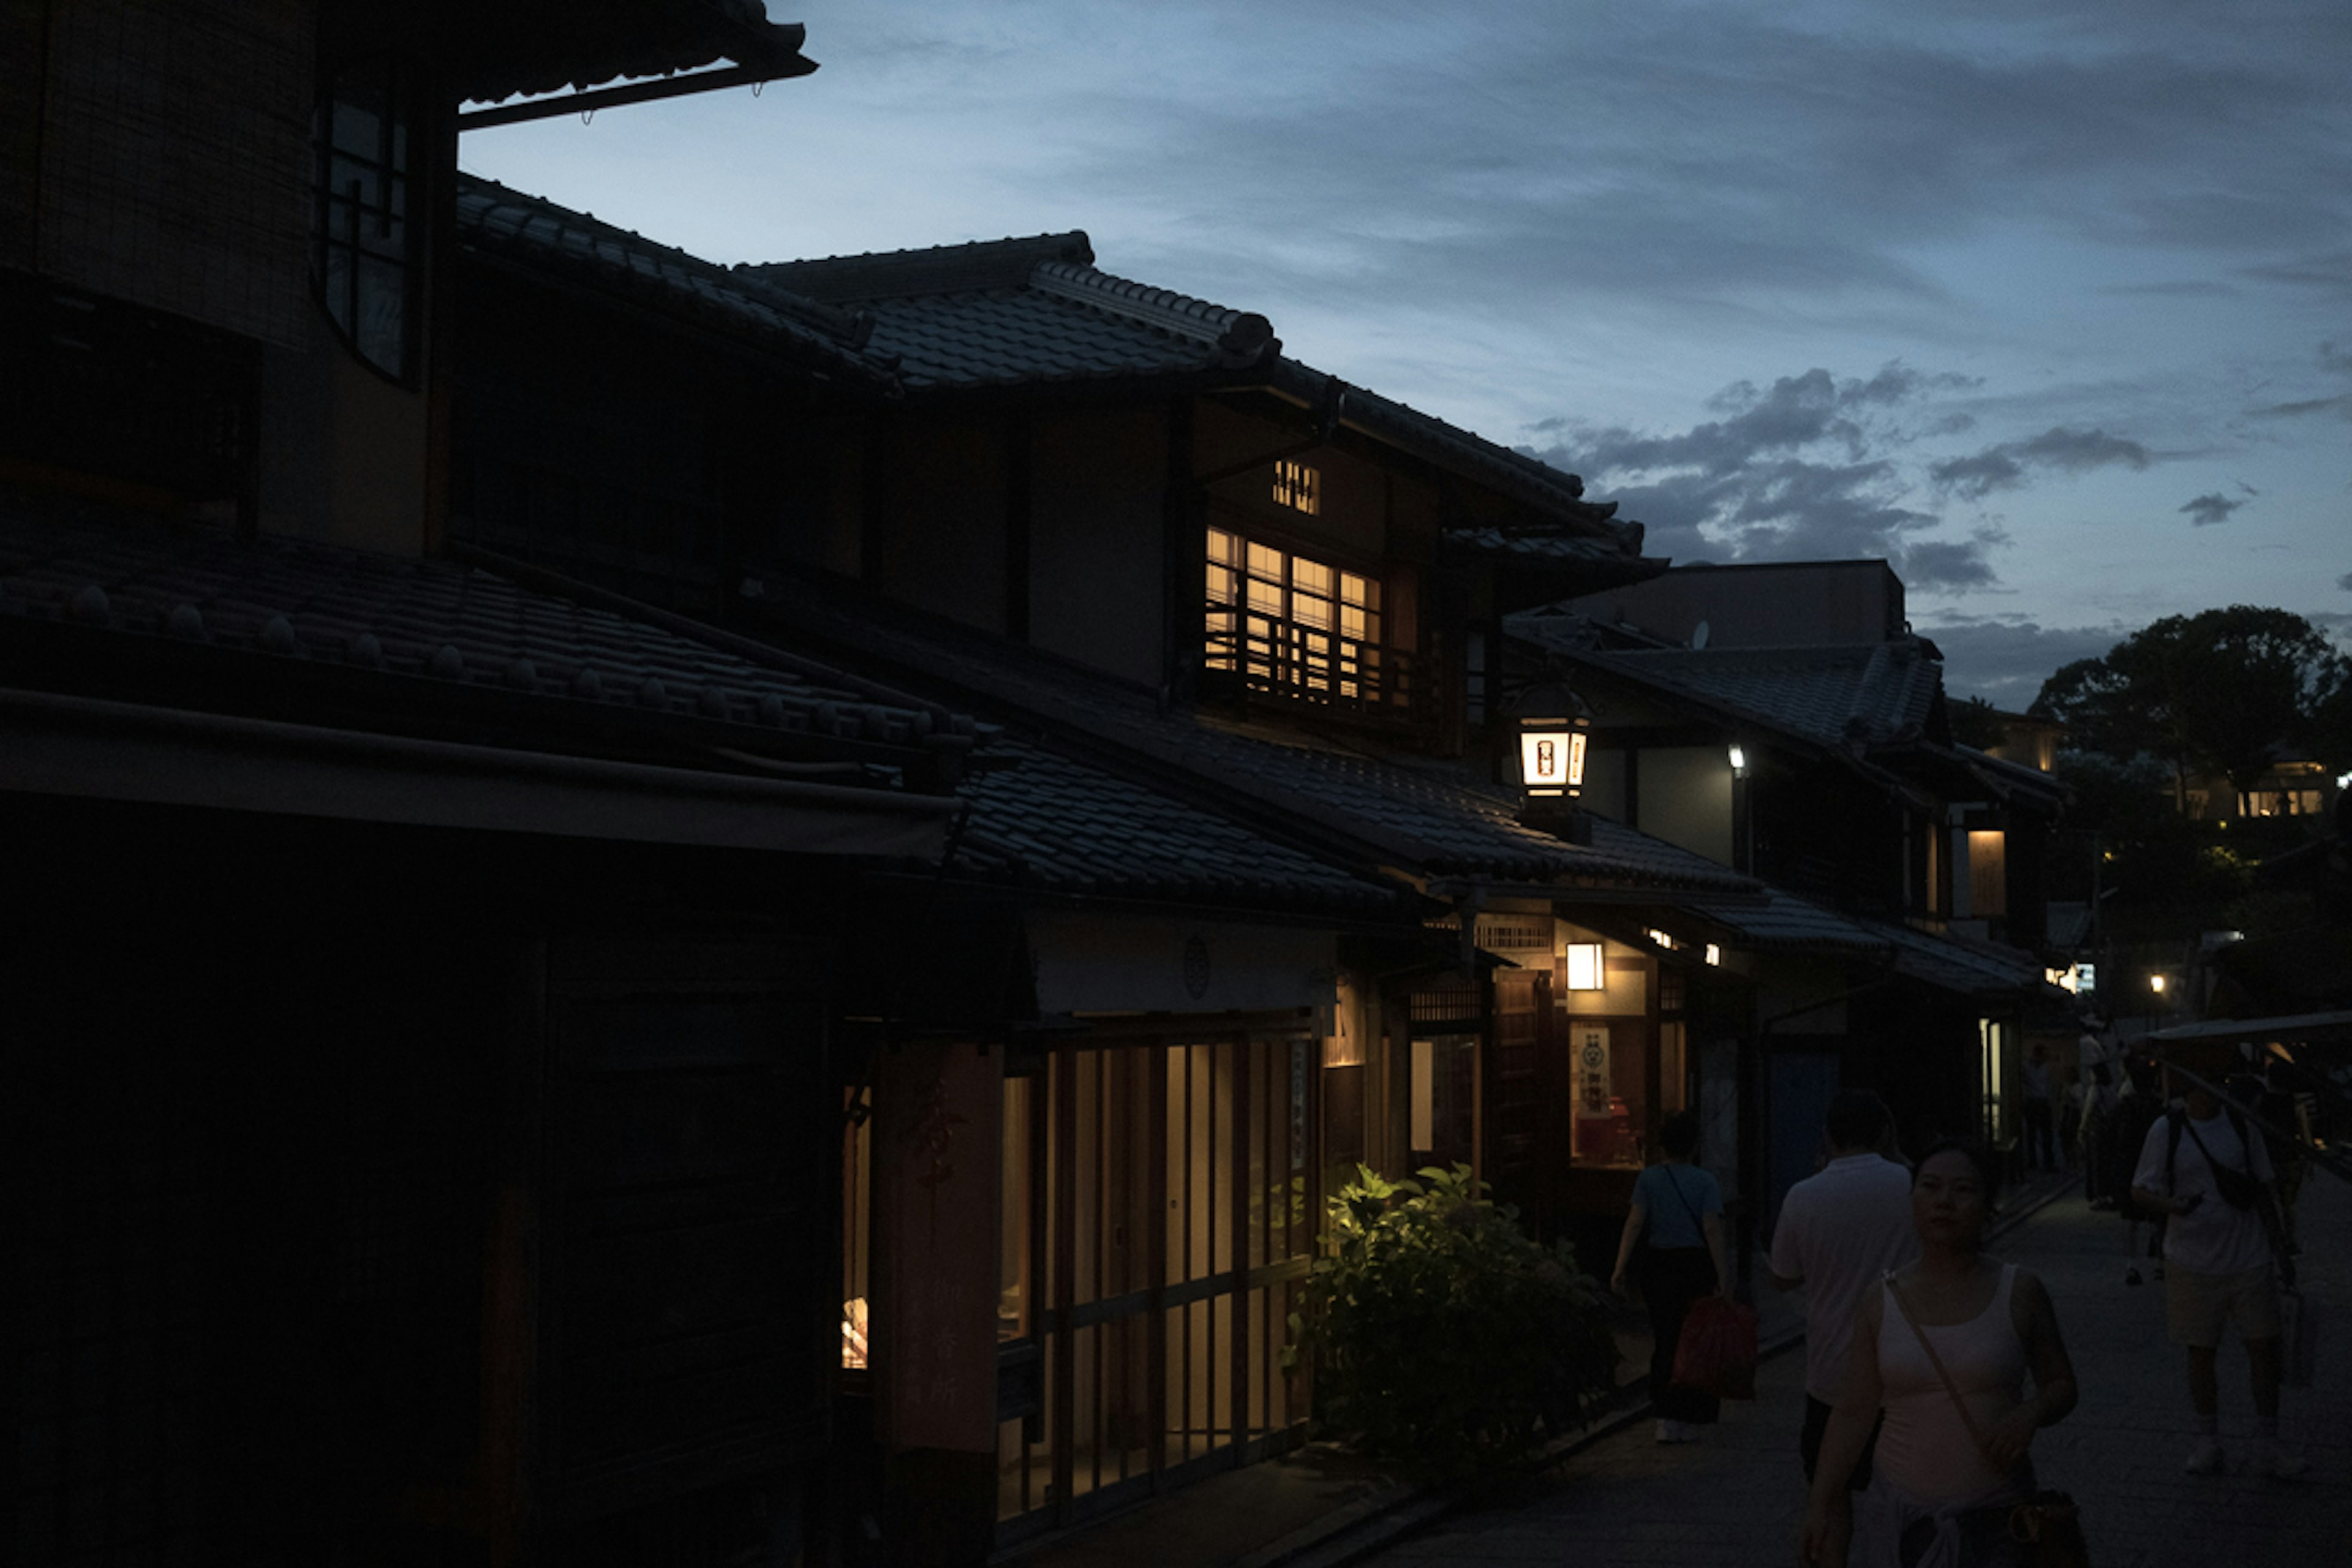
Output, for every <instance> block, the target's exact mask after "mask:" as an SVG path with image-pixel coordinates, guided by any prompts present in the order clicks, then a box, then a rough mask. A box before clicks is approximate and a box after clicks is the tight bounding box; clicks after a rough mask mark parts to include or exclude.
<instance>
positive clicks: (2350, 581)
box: [2336, 572, 2352, 594]
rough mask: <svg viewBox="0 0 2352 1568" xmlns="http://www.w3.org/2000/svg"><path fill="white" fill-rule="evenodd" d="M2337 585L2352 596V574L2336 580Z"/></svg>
mask: <svg viewBox="0 0 2352 1568" xmlns="http://www.w3.org/2000/svg"><path fill="white" fill-rule="evenodd" d="M2336 586H2337V587H2339V588H2341V589H2343V590H2344V591H2345V592H2346V593H2347V594H2352V572H2347V573H2346V574H2344V575H2343V576H2341V577H2338V578H2337V579H2336Z"/></svg>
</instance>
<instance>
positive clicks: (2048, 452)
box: [1927, 425, 2156, 500]
mask: <svg viewBox="0 0 2352 1568" xmlns="http://www.w3.org/2000/svg"><path fill="white" fill-rule="evenodd" d="M2155 460H2156V459H2155V456H2154V454H2152V453H2150V452H2149V451H2148V449H2147V447H2143V446H2141V445H2140V444H2139V443H2138V442H2137V441H2129V440H2126V439H2125V438H2123V437H2120V436H2110V435H2108V434H2107V433H2106V432H2105V430H2074V429H2069V428H2068V427H2066V426H2063V425H2060V426H2053V427H2052V428H2050V429H2048V430H2045V431H2043V432H2042V434H2041V435H2039V436H2036V437H2033V438H2032V439H2031V440H2027V441H2005V442H2003V443H2001V444H2000V445H1999V446H1997V447H1986V448H1985V449H1984V450H1982V451H1980V452H1977V453H1975V454H1973V455H1971V456H1969V457H1965V458H1950V459H1948V460H1947V461H1944V462H1941V463H1936V464H1932V465H1930V466H1929V468H1928V469H1927V477H1928V479H1931V480H1933V481H1934V482H1935V485H1936V488H1937V489H1938V490H1941V491H1944V492H1946V493H1948V494H1952V495H1957V496H1959V497H1961V498H1962V499H1963V500H1983V499H1984V498H1985V497H1987V496H1989V495H1990V494H1991V493H1992V492H1993V491H1995V490H2013V489H2019V488H2021V486H2023V485H2024V484H2025V483H2026V481H2027V479H2029V478H2030V477H2031V472H2032V470H2033V469H2035V468H2055V469H2058V470H2059V471H2061V472H2063V473H2069V474H2080V473H2087V472H2088V471H2090V470H2091V469H2093V468H2113V467H2117V466H2120V467H2123V468H2147V466H2148V464H2150V463H2151V462H2154V461H2155Z"/></svg>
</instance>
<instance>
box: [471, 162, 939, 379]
mask: <svg viewBox="0 0 2352 1568" xmlns="http://www.w3.org/2000/svg"><path fill="white" fill-rule="evenodd" d="M457 240H458V243H459V244H460V245H461V246H463V247H465V248H466V249H467V250H468V251H470V252H472V253H473V254H475V255H477V256H480V257H483V258H489V259H495V260H500V261H505V262H508V263H510V264H514V265H520V266H524V267H528V268H532V269H534V270H538V271H541V272H545V273H548V274H551V275H553V276H556V277H561V278H566V279H572V281H575V282H578V283H581V284H584V285H585V286H587V287H589V288H592V289H599V290H602V291H604V292H606V293H610V294H613V295H615V296H618V297H620V298H623V299H626V300H633V301H635V302H636V303H638V304H642V305H645V306H647V307H649V308H651V309H653V310H659V311H661V312H662V313H664V314H666V315H668V316H671V317H673V318H675V319H677V320H678V321H684V322H687V323H688V324H690V325H695V326H701V327H708V328H710V329H712V330H714V331H719V332H722V333H725V334H727V335H728V336H730V337H733V338H738V339H740V340H743V341H745V342H750V343H751V344H752V345H754V346H756V347H760V348H763V349H766V350H768V351H769V352H771V353H778V354H781V355H782V356H783V357H784V358H785V359H786V360H787V361H789V362H791V363H795V364H798V365H800V366H802V367H803V368H805V369H808V370H810V371H813V372H816V373H819V374H832V375H835V376H837V377H839V378H841V379H844V380H846V381H850V382H854V383H858V384H866V385H870V386H873V387H875V388H877V389H879V388H885V387H887V386H889V385H890V384H892V378H891V375H890V373H889V369H888V367H887V364H886V363H883V362H882V361H881V360H880V359H879V358H877V357H876V356H875V355H873V354H870V353H861V352H860V345H861V344H863V343H864V342H866V335H867V333H868V331H870V330H871V328H872V325H873V323H872V322H871V321H868V320H866V319H864V318H862V317H860V316H858V315H856V314H855V313H853V312H850V311H846V310H836V309H835V308H834V307H832V306H830V305H824V304H820V303H819V302H818V301H816V300H808V299H799V298H795V297H793V295H791V294H788V293H786V292H785V291H783V290H782V289H775V288H772V287H765V286H762V285H761V284H760V283H758V282H756V281H754V280H752V279H746V278H743V277H740V276H739V275H738V274H737V273H735V272H733V271H730V269H729V268H724V267H720V266H719V265H718V264H717V263H715V262H709V261H705V260H703V259H702V258H700V257H697V256H690V255H688V253H687V252H685V251H683V250H678V249H677V248H675V247H670V246H667V245H662V244H658V243H656V241H653V240H650V239H647V238H646V237H644V236H642V235H638V234H633V233H630V232H629V231H628V230H626V229H622V228H616V227H614V226H613V225H611V224H608V223H602V222H599V221H598V220H597V219H595V218H594V217H592V216H589V215H587V214H585V213H577V212H573V211H572V210H571V209H570V208H568V207H564V206H560V205H557V204H555V203H553V202H551V201H547V200H544V199H542V198H541V197H538V196H530V195H524V194H523V193H522V192H520V191H516V190H509V188H508V187H506V186H504V185H501V184H498V183H497V182H496V181H494V180H485V179H482V178H481V177H479V176H478V175H474V174H460V175H458V176H457Z"/></svg>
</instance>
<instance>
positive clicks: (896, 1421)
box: [872, 1041, 1003, 1453]
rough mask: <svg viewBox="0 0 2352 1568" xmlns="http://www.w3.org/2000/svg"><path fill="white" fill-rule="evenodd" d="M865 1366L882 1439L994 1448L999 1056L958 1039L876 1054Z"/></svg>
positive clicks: (971, 1449) (905, 1445)
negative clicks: (869, 1327)
mask: <svg viewBox="0 0 2352 1568" xmlns="http://www.w3.org/2000/svg"><path fill="white" fill-rule="evenodd" d="M875 1078H876V1085H875V1125H876V1130H877V1131H876V1138H875V1144H874V1177H873V1180H874V1221H875V1227H876V1235H875V1238H874V1239H875V1265H876V1269H877V1275H878V1276H879V1279H878V1280H877V1291H876V1297H875V1300H874V1301H873V1304H872V1321H873V1326H874V1335H873V1362H872V1364H873V1367H874V1375H875V1386H876V1392H877V1395H878V1396H879V1401H880V1405H881V1415H882V1422H883V1426H882V1430H883V1435H884V1438H885V1441H887V1443H888V1444H889V1446H890V1447H893V1448H896V1449H899V1450H902V1451H903V1450H907V1449H915V1448H936V1449H951V1450H960V1451H962V1452H966V1453H993V1452H994V1451H995V1447H996V1298H997V1277H996V1276H997V1249H996V1231H997V1224H998V1215H997V1212H996V1209H997V1183H998V1180H999V1163H1000V1150H999V1142H1000V1140H1001V1137H1002V1127H1003V1121H1002V1118H1003V1107H1002V1104H1001V1099H1002V1096H1003V1064H1002V1062H1001V1061H1000V1060H999V1058H997V1057H996V1056H995V1055H994V1054H993V1053H990V1052H983V1051H982V1050H979V1049H977V1048H975V1047H973V1046H971V1044H969V1043H965V1044H961V1045H954V1044H943V1043H940V1042H936V1041H923V1042H917V1043H912V1044H907V1045H901V1046H898V1047H893V1048H891V1049H889V1050H887V1051H886V1052H884V1053H883V1054H882V1056H881V1057H880V1058H879V1059H877V1062H876V1064H875Z"/></svg>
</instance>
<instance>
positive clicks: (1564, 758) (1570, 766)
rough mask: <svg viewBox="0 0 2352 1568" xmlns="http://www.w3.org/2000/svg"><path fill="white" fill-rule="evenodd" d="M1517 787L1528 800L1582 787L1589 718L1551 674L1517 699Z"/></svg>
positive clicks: (1566, 794)
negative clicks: (1550, 676)
mask: <svg viewBox="0 0 2352 1568" xmlns="http://www.w3.org/2000/svg"><path fill="white" fill-rule="evenodd" d="M1517 710H1518V715H1519V717H1518V731H1519V786H1520V787H1521V788H1522V789H1524V790H1526V791H1527V794H1528V798H1529V799H1530V800H1573V799H1574V798H1575V797H1576V795H1577V794H1578V792H1580V790H1582V789H1583V788H1584V752H1585V748H1586V746H1587V745H1588V744H1589V743H1590V742H1591V731H1592V720H1591V716H1590V715H1589V714H1588V713H1587V712H1586V710H1585V706H1584V702H1583V700H1582V699H1581V698H1580V697H1578V696H1577V695H1576V693H1574V692H1573V691H1570V689H1568V687H1567V686H1566V684H1564V683H1563V682H1561V681H1559V680H1557V679H1546V680H1541V681H1538V682H1537V683H1536V684H1535V685H1533V686H1531V687H1529V688H1528V690H1527V691H1526V692H1525V693H1524V694H1523V695H1522V696H1521V697H1520V699H1519V701H1518V704H1517Z"/></svg>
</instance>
